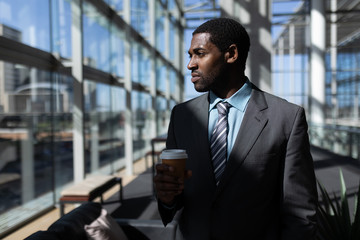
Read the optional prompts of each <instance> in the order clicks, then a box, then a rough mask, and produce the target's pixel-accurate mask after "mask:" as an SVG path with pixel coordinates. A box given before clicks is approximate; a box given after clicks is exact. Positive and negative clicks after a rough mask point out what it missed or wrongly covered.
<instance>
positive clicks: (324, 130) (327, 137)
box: [309, 124, 360, 160]
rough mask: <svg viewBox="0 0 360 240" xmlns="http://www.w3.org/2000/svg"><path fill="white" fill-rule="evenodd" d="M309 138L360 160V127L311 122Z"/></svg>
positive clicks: (335, 151)
mask: <svg viewBox="0 0 360 240" xmlns="http://www.w3.org/2000/svg"><path fill="white" fill-rule="evenodd" d="M309 138H310V143H311V144H313V145H315V146H319V147H321V148H324V149H327V150H329V151H332V152H334V153H337V154H340V155H344V156H348V157H352V158H355V159H358V160H360V128H359V127H347V126H339V125H329V124H324V125H316V124H310V125H309Z"/></svg>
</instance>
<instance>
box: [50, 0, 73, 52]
mask: <svg viewBox="0 0 360 240" xmlns="http://www.w3.org/2000/svg"><path fill="white" fill-rule="evenodd" d="M51 3H52V4H51V7H52V9H51V14H52V15H51V20H52V21H51V24H52V33H53V39H52V41H53V42H52V52H54V53H58V54H60V56H62V57H65V58H71V5H70V2H69V0H52V2H51Z"/></svg>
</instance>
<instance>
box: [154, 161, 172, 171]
mask: <svg viewBox="0 0 360 240" xmlns="http://www.w3.org/2000/svg"><path fill="white" fill-rule="evenodd" d="M174 170H175V169H174V168H173V167H172V166H169V165H166V164H162V163H160V164H156V171H157V172H158V173H163V172H174Z"/></svg>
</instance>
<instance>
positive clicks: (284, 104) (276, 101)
mask: <svg viewBox="0 0 360 240" xmlns="http://www.w3.org/2000/svg"><path fill="white" fill-rule="evenodd" d="M263 93H264V96H265V99H266V101H267V103H268V105H269V107H276V108H277V109H279V110H281V109H283V110H289V109H293V110H294V111H298V110H299V109H300V108H303V107H301V106H299V105H297V104H294V103H291V102H289V101H287V100H286V99H284V98H281V97H279V96H276V95H273V94H271V93H267V92H263Z"/></svg>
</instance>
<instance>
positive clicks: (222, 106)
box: [216, 102, 231, 115]
mask: <svg viewBox="0 0 360 240" xmlns="http://www.w3.org/2000/svg"><path fill="white" fill-rule="evenodd" d="M230 106H231V105H230V103H228V102H219V103H218V104H217V105H216V108H217V110H218V113H219V115H226V114H227V111H228V109H229V107H230Z"/></svg>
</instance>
